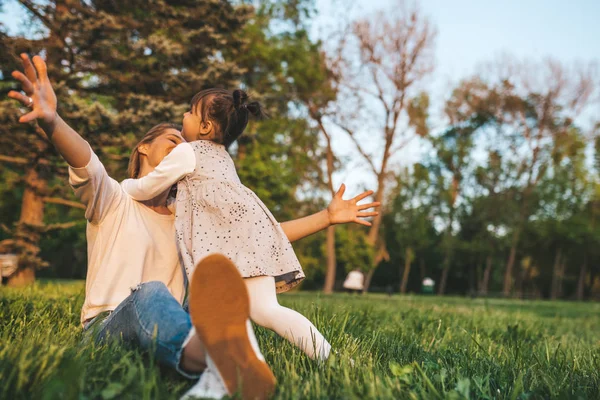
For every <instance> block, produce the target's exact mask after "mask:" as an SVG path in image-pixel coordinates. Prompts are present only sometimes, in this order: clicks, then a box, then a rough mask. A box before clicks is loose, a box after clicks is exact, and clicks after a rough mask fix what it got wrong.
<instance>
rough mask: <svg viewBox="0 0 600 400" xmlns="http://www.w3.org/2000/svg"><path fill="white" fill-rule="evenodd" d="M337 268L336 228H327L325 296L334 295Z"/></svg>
mask: <svg viewBox="0 0 600 400" xmlns="http://www.w3.org/2000/svg"><path fill="white" fill-rule="evenodd" d="M336 267H337V263H336V257H335V226H334V225H331V226H330V227H329V228H327V273H326V275H325V287H324V288H323V292H325V294H331V293H333V289H334V285H335V270H336Z"/></svg>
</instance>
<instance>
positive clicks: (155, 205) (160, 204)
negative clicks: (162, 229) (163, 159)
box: [138, 164, 173, 215]
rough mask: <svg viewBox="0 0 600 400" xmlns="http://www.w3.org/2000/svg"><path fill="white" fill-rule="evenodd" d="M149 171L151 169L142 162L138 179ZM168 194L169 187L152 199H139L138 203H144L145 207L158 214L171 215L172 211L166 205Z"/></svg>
mask: <svg viewBox="0 0 600 400" xmlns="http://www.w3.org/2000/svg"><path fill="white" fill-rule="evenodd" d="M151 171H152V169H151V168H148V166H147V165H144V164H142V168H141V170H140V174H139V175H138V179H139V178H142V177H144V176H146V175H148V173H150V172H151ZM168 196H169V189H167V190H165V191H164V192H162V193H161V194H159V195H158V196H156V197H155V198H153V199H150V200H146V201H140V203H141V204H143V205H145V206H146V207H148V208H149V209H151V210H152V211H154V212H156V213H158V214H162V215H171V214H173V213H172V212H171V210H169V208H168V207H167V198H168Z"/></svg>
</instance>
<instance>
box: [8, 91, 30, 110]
mask: <svg viewBox="0 0 600 400" xmlns="http://www.w3.org/2000/svg"><path fill="white" fill-rule="evenodd" d="M8 97H10V98H11V99H15V100H17V101H19V102H20V103H21V104H23V105H24V106H25V107H29V106H30V104H29V103H31V101H30V99H31V97H29V96H25V95H24V94H23V93H19V92H15V91H14V90H11V91H10V92H8Z"/></svg>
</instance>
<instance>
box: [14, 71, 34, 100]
mask: <svg viewBox="0 0 600 400" xmlns="http://www.w3.org/2000/svg"><path fill="white" fill-rule="evenodd" d="M12 77H13V78H15V79H16V80H18V81H19V82H21V88H22V89H23V91H24V92H25V93H27V94H32V93H33V84H32V83H31V81H30V80H29V79H27V77H26V76H25V75H23V73H22V72H20V71H13V73H12Z"/></svg>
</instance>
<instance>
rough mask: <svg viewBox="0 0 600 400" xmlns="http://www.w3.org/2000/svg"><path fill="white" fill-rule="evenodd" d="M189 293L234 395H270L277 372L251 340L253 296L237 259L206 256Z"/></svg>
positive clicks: (255, 398) (195, 319) (252, 398)
mask: <svg viewBox="0 0 600 400" xmlns="http://www.w3.org/2000/svg"><path fill="white" fill-rule="evenodd" d="M189 296H190V302H189V304H190V316H191V319H192V323H193V325H194V327H195V328H196V332H197V334H198V336H199V337H200V339H201V340H202V343H203V344H204V346H205V347H206V351H207V352H208V354H209V355H210V357H211V358H212V360H213V362H214V364H215V366H216V368H217V369H218V372H219V373H220V375H221V377H222V378H223V382H224V383H225V386H226V387H227V390H228V391H229V394H230V395H234V394H235V393H238V391H239V393H241V395H242V398H243V399H244V400H263V399H267V398H269V397H270V396H271V395H272V394H273V392H274V389H275V376H274V375H273V373H272V372H271V370H270V369H269V366H268V365H267V364H266V363H265V362H264V361H263V360H261V359H260V358H259V356H260V357H261V358H262V355H260V353H258V354H257V352H256V351H255V350H254V349H253V347H252V344H251V343H250V339H249V334H250V333H249V332H248V325H249V324H247V321H248V320H249V318H250V300H249V297H248V291H247V290H246V285H245V284H244V280H243V278H242V277H241V275H240V273H239V272H238V270H237V268H236V267H235V265H234V264H233V262H231V260H229V259H228V258H227V257H225V256H223V255H221V254H212V255H209V256H208V257H206V258H204V259H203V260H202V261H200V262H199V263H198V265H197V266H196V269H195V271H194V273H193V275H192V280H191V282H190V293H189ZM250 329H251V327H250Z"/></svg>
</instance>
